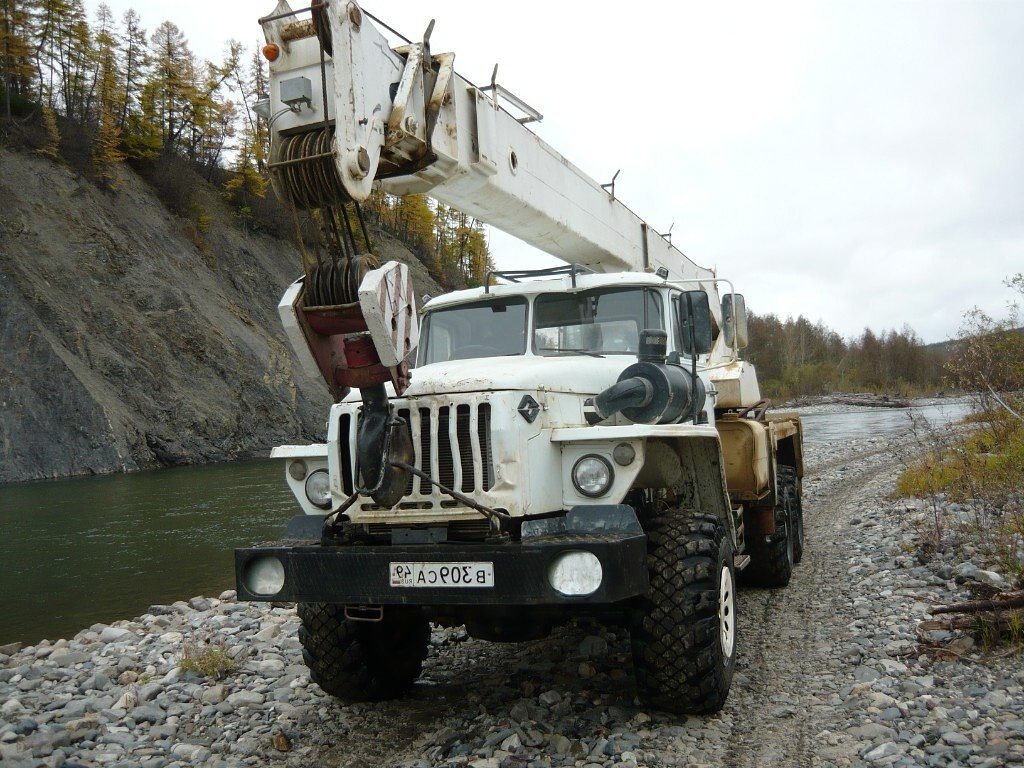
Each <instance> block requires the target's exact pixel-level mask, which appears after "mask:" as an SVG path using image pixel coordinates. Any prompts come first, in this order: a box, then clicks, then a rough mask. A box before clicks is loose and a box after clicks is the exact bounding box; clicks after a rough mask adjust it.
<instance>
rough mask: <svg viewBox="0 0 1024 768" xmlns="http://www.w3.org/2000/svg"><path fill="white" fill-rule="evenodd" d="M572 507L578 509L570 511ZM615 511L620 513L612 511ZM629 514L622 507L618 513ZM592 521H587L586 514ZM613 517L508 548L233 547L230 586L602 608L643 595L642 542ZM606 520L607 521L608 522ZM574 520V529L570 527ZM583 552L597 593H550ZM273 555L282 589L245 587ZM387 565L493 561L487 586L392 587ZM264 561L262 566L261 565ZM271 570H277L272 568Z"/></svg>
mask: <svg viewBox="0 0 1024 768" xmlns="http://www.w3.org/2000/svg"><path fill="white" fill-rule="evenodd" d="M577 509H579V508H577ZM615 509H616V511H618V510H621V509H623V508H621V507H618V508H615ZM625 509H628V508H625ZM588 517H590V518H591V521H592V520H593V519H594V516H592V515H588ZM615 517H616V516H615V515H605V516H602V517H601V518H600V521H599V522H600V524H599V525H598V526H594V525H593V524H591V523H589V522H587V523H579V521H578V519H576V518H574V515H573V513H572V512H570V514H569V515H567V516H566V517H565V518H559V521H560V523H561V521H565V522H566V523H568V524H564V523H563V524H559V525H555V526H548V527H547V528H546V529H545V528H541V529H540V530H538V531H536V533H538V534H539V535H534V536H530V537H524V539H523V540H522V541H520V542H508V543H480V544H476V543H442V544H413V545H410V544H400V545H395V544H392V545H380V546H361V545H348V546H322V545H319V544H310V543H302V544H295V545H288V544H284V543H282V544H278V545H273V546H266V547H250V548H245V549H236V550H235V581H236V584H237V589H238V598H239V599H240V600H253V601H289V602H291V601H294V602H327V603H343V604H346V605H495V606H497V605H501V606H510V605H569V604H581V603H582V604H607V603H614V602H618V601H620V600H625V599H628V598H631V597H635V596H637V595H641V594H644V593H645V592H646V590H647V584H648V581H647V566H646V552H647V537H646V536H645V535H644V533H643V531H642V530H641V529H640V526H639V525H638V524H637V523H636V522H635V521H636V518H635V516H634V515H633V514H632V510H629V514H628V515H627V516H626V517H627V518H632V520H631V521H628V522H627V523H626V524H620V523H619V522H618V521H616V520H614V518H615ZM610 520H612V523H611V524H609V521H610ZM574 523H575V524H574ZM572 551H585V552H590V553H591V554H593V555H594V556H595V557H597V558H598V560H600V562H601V572H602V578H601V583H600V586H598V588H597V589H596V590H595V591H594V592H592V593H590V594H589V595H585V596H567V595H563V594H562V593H560V592H558V591H557V590H555V588H554V587H552V586H551V583H550V581H549V576H548V574H549V572H550V570H551V567H552V564H553V562H554V561H555V559H556V558H557V557H558V556H559V555H561V554H562V553H565V552H572ZM263 558H274V559H276V560H277V561H278V562H279V563H280V565H281V570H283V575H284V585H283V586H282V587H281V589H280V590H279V591H277V592H275V593H274V594H255V593H254V592H252V591H251V590H250V588H249V585H250V583H251V581H252V580H251V576H250V574H251V572H250V569H252V568H254V567H256V564H257V563H259V562H260V561H261V559H263ZM392 562H417V563H479V562H488V563H493V568H494V586H493V587H479V588H464V587H462V588H460V587H440V588H434V587H393V586H391V583H390V564H391V563H392ZM263 563H264V564H265V563H266V561H265V560H263ZM275 567H276V566H275Z"/></svg>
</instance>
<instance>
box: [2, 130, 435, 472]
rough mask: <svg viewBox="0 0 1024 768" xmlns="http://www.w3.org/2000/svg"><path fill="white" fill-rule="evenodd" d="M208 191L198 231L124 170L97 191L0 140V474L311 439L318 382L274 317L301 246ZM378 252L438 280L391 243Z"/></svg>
mask: <svg viewBox="0 0 1024 768" xmlns="http://www.w3.org/2000/svg"><path fill="white" fill-rule="evenodd" d="M208 197H209V206H208V208H207V211H206V213H207V215H208V221H209V226H208V227H207V228H206V229H205V231H203V232H202V233H197V232H196V230H195V229H194V228H190V225H189V223H188V222H185V221H183V220H182V219H180V218H178V217H176V216H173V215H172V214H170V213H169V212H168V211H167V209H166V208H165V207H164V206H163V205H162V204H161V202H160V201H159V200H158V199H157V198H156V196H155V195H154V194H153V191H152V189H151V188H150V187H149V186H148V185H147V184H146V183H145V182H143V181H142V180H141V179H140V178H138V177H137V176H136V175H135V174H134V173H132V171H131V170H130V169H128V168H124V169H122V170H121V172H120V174H119V179H118V183H117V188H116V190H115V191H112V192H106V191H103V190H100V189H98V188H97V187H96V186H94V185H93V184H92V183H90V182H89V181H88V180H86V179H84V178H82V177H80V176H78V175H77V174H75V173H74V172H72V171H70V170H68V169H66V168H64V167H63V166H60V165H58V164H55V163H53V162H50V161H49V160H45V159H42V158H36V157H31V156H27V155H22V154H15V153H11V152H8V151H6V150H2V149H0V482H13V481H20V480H31V479H40V478H53V477H61V476H68V475H79V474H89V473H104V472H114V471H120V470H133V469H140V468H146V467H154V466H159V465H165V464H182V463H198V462H206V461H221V460H226V459H234V458H240V457H249V456H257V455H266V452H267V450H268V449H269V448H270V447H272V446H273V445H275V444H278V443H281V442H296V441H297V442H302V441H315V440H322V439H323V438H324V432H325V427H324V424H325V421H326V415H327V407H328V405H329V401H328V398H327V395H326V390H325V388H324V386H323V384H322V382H321V381H320V380H319V379H311V378H309V377H307V376H305V375H304V374H303V373H302V371H301V369H300V368H299V366H298V363H297V361H296V360H295V358H294V356H293V354H292V352H291V350H290V349H289V348H288V346H287V344H286V342H285V339H284V335H283V333H282V331H281V329H280V325H279V323H278V319H277V312H276V306H277V301H278V299H279V297H280V295H281V292H282V291H283V289H284V287H285V286H286V285H287V284H288V283H289V282H290V281H291V280H293V279H294V278H295V276H296V275H297V274H298V272H299V263H300V262H299V257H298V254H297V252H296V251H295V249H294V247H293V246H292V245H291V244H289V243H286V242H283V241H281V240H277V239H275V238H272V237H268V236H263V235H258V234H251V233H250V234H246V233H244V232H242V231H241V230H240V229H239V228H238V227H237V226H236V225H235V224H234V223H233V222H232V220H231V215H230V212H229V211H228V210H226V209H223V208H222V207H221V206H220V205H219V204H218V202H217V200H216V195H215V194H213V192H212V191H211V193H210V195H209V196H208ZM377 252H378V255H379V256H380V257H382V260H383V259H387V258H399V259H401V260H403V261H408V262H409V263H410V264H411V266H413V267H414V279H416V280H417V283H418V286H419V288H420V290H421V291H426V292H428V293H431V294H436V293H438V292H439V289H438V288H437V286H436V285H435V284H433V282H432V281H431V280H430V278H429V277H428V276H427V275H426V271H425V270H424V269H423V268H422V267H421V266H420V264H419V262H417V261H416V260H415V259H414V258H412V257H411V255H410V254H409V253H408V252H407V251H405V250H404V249H402V248H401V246H400V245H398V244H397V243H394V242H390V241H384V242H382V243H379V244H378V247H377Z"/></svg>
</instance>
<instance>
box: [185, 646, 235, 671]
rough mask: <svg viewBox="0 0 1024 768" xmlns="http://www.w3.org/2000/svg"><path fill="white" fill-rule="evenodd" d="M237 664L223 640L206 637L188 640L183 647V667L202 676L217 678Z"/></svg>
mask: <svg viewBox="0 0 1024 768" xmlns="http://www.w3.org/2000/svg"><path fill="white" fill-rule="evenodd" d="M236 666H237V664H235V660H234V659H233V658H231V656H230V654H229V653H228V652H227V649H226V648H225V647H224V643H223V641H221V640H212V639H209V638H208V639H206V640H204V641H202V642H199V641H197V640H195V639H190V640H186V641H185V642H184V643H183V645H182V647H181V668H182V669H183V670H185V671H186V672H194V673H195V674H197V675H201V676H202V677H210V678H213V679H214V680H216V679H217V678H220V677H222V676H223V675H225V674H226V673H228V672H230V671H232V670H233V669H234V668H235V667H236Z"/></svg>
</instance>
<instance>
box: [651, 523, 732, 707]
mask: <svg viewBox="0 0 1024 768" xmlns="http://www.w3.org/2000/svg"><path fill="white" fill-rule="evenodd" d="M647 542H648V555H647V564H648V569H649V576H650V587H649V589H648V592H647V595H646V596H645V598H644V601H643V605H642V607H643V612H642V614H641V616H640V618H639V620H638V621H637V622H636V624H635V626H634V627H633V630H632V640H633V661H634V666H635V668H636V677H637V685H638V687H639V689H640V696H641V698H642V699H643V701H644V702H645V703H646V704H648V705H650V706H654V707H658V708H659V709H663V710H666V711H668V712H674V713H678V714H706V713H711V712H717V711H718V710H720V709H721V708H722V706H723V705H724V704H725V700H726V697H727V696H728V695H729V686H730V685H731V683H732V676H733V671H734V670H735V668H736V589H735V572H734V570H733V548H732V542H731V540H730V539H729V535H728V533H727V532H726V530H725V528H724V526H723V525H722V523H721V521H720V520H718V518H716V517H714V516H712V515H697V514H696V513H694V512H692V511H688V510H672V511H670V512H668V513H666V514H665V515H663V516H661V517H657V518H655V519H653V520H651V522H650V524H649V525H648V526H647Z"/></svg>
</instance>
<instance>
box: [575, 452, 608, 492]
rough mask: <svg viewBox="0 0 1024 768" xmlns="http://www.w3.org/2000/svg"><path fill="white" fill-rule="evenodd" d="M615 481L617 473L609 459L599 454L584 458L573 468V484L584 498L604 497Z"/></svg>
mask: <svg viewBox="0 0 1024 768" xmlns="http://www.w3.org/2000/svg"><path fill="white" fill-rule="evenodd" d="M614 479H615V473H614V472H613V471H612V465H611V464H610V463H608V459H606V458H604V457H603V456H598V455H597V454H593V453H591V454H588V455H586V456H584V457H583V458H581V459H579V460H578V461H577V462H576V463H575V464H574V465H573V468H572V484H573V485H575V486H576V490H577V491H579V492H580V493H582V494H583V495H584V496H604V495H605V494H606V493H608V489H609V488H611V487H612V480H614Z"/></svg>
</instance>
